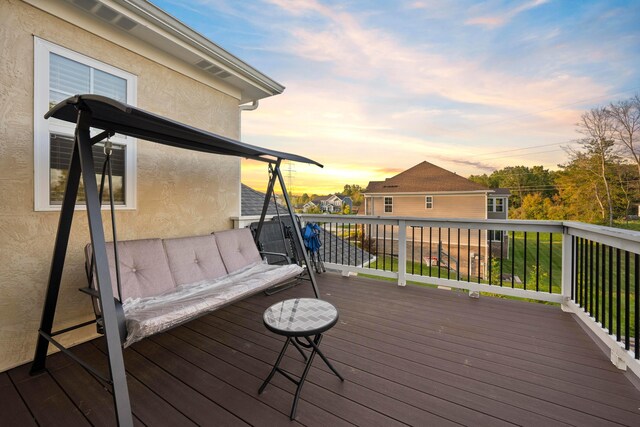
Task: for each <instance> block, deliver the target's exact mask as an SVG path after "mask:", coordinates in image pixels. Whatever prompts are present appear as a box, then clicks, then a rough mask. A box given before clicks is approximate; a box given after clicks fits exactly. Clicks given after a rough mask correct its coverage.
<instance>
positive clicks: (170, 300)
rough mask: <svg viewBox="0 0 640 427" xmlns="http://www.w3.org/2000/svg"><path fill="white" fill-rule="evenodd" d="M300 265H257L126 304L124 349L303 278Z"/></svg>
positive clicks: (258, 263)
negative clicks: (239, 301)
mask: <svg viewBox="0 0 640 427" xmlns="http://www.w3.org/2000/svg"><path fill="white" fill-rule="evenodd" d="M301 271H302V268H301V267H300V266H298V265H297V264H290V265H285V266H277V265H269V264H264V263H262V262H257V263H254V264H251V265H249V266H245V267H244V268H241V269H239V270H236V271H235V272H233V273H231V274H229V275H226V276H222V277H219V278H217V279H212V280H202V281H200V282H196V283H190V284H186V285H182V286H178V287H177V288H176V289H174V290H172V291H169V292H166V293H164V294H160V295H157V296H154V297H147V298H137V299H129V300H126V301H125V302H124V304H123V306H122V308H123V310H124V316H125V319H126V325H127V338H126V340H125V342H124V344H123V345H124V346H125V347H128V346H129V345H131V344H133V343H134V342H136V341H140V340H141V339H143V338H145V337H148V336H150V335H154V334H157V333H160V332H163V331H166V330H168V329H171V328H174V327H176V326H179V325H181V324H183V323H185V322H188V321H190V320H193V319H194V318H196V317H198V316H202V315H203V314H206V313H209V312H211V311H214V310H216V309H218V308H221V307H222V306H225V305H227V304H231V303H233V302H235V301H238V300H240V299H242V298H246V297H247V296H249V295H253V294H255V293H257V292H260V291H261V290H264V289H267V288H270V287H271V286H273V285H276V284H278V283H280V282H281V281H283V280H287V279H291V278H294V277H296V276H297V275H299V274H300V273H301Z"/></svg>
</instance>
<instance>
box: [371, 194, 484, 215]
mask: <svg viewBox="0 0 640 427" xmlns="http://www.w3.org/2000/svg"><path fill="white" fill-rule="evenodd" d="M389 196H391V197H393V212H391V213H389V212H384V197H385V196H375V197H370V198H368V199H367V215H380V216H415V217H420V218H475V219H478V218H480V219H484V218H486V216H485V215H486V203H487V202H486V200H487V199H486V195H485V194H446V195H445V194H424V195H419V196H413V195H410V196H407V195H393V194H388V195H386V197H389ZM425 196H433V209H426V208H425ZM369 208H371V209H370V211H369Z"/></svg>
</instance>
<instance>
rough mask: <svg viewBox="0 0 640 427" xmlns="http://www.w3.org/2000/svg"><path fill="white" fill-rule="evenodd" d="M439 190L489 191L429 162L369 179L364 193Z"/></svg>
mask: <svg viewBox="0 0 640 427" xmlns="http://www.w3.org/2000/svg"><path fill="white" fill-rule="evenodd" d="M440 191H487V192H489V191H491V190H490V189H489V188H487V187H485V186H484V185H482V184H478V183H475V182H473V181H470V180H468V179H466V178H464V177H462V176H460V175H457V174H455V173H453V172H449V171H448V170H446V169H443V168H441V167H439V166H436V165H434V164H432V163H429V162H422V163H419V164H417V165H415V166H414V167H412V168H410V169H407V170H406V171H404V172H401V173H399V174H398V175H396V176H393V177H391V178H387V179H385V180H384V181H371V182H369V185H368V186H367V189H366V190H365V191H364V193H369V194H370V193H425V192H440Z"/></svg>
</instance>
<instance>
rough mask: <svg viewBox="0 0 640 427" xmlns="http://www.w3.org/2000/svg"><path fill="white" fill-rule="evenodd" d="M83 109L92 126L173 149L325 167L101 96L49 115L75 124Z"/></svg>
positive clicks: (72, 101) (82, 98) (73, 101)
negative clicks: (87, 113)
mask: <svg viewBox="0 0 640 427" xmlns="http://www.w3.org/2000/svg"><path fill="white" fill-rule="evenodd" d="M80 110H83V111H88V112H90V113H91V127H92V128H96V129H102V130H104V131H107V132H111V133H118V134H121V135H127V136H131V137H134V138H141V139H145V140H148V141H153V142H157V143H160V144H165V145H170V146H172V147H178V148H184V149H187V150H194V151H202V152H206V153H214V154H223V155H229V156H237V157H244V158H247V159H254V160H260V161H266V162H269V163H275V162H276V161H277V160H278V159H282V160H290V161H293V162H300V163H308V164H313V165H317V166H320V167H322V165H321V164H320V163H318V162H316V161H314V160H311V159H308V158H306V157H302V156H298V155H296V154H291V153H285V152H282V151H276V150H270V149H267V148H262V147H257V146H255V145H250V144H246V143H244V142H240V141H236V140H233V139H231V138H226V137H224V136H220V135H217V134H215V133H212V132H207V131H204V130H202V129H197V128H194V127H192V126H189V125H185V124H183V123H179V122H176V121H174V120H171V119H168V118H166V117H162V116H159V115H157V114H153V113H150V112H148V111H145V110H142V109H140V108H137V107H133V106H131V105H128V104H124V103H122V102H118V101H116V100H114V99H111V98H107V97H105V96H100V95H76V96H72V97H70V98H67V99H66V100H64V101H62V102H60V103H59V104H57V105H56V106H54V107H53V108H52V109H51V110H49V111H48V112H47V114H46V115H45V118H46V119H48V118H50V117H53V118H56V119H59V120H64V121H66V122H71V123H76V121H77V119H78V112H79V111H80Z"/></svg>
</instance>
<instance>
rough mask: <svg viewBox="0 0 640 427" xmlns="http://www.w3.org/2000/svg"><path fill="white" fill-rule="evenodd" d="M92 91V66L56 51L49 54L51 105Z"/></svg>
mask: <svg viewBox="0 0 640 427" xmlns="http://www.w3.org/2000/svg"><path fill="white" fill-rule="evenodd" d="M89 92H91V68H90V67H88V66H86V65H83V64H81V63H79V62H76V61H72V60H71V59H67V58H65V57H62V56H60V55H56V54H55V53H51V54H49V106H50V107H52V106H54V105H56V104H57V103H58V102H60V101H62V100H64V99H66V98H68V97H70V96H73V95H76V94H81V93H89Z"/></svg>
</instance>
